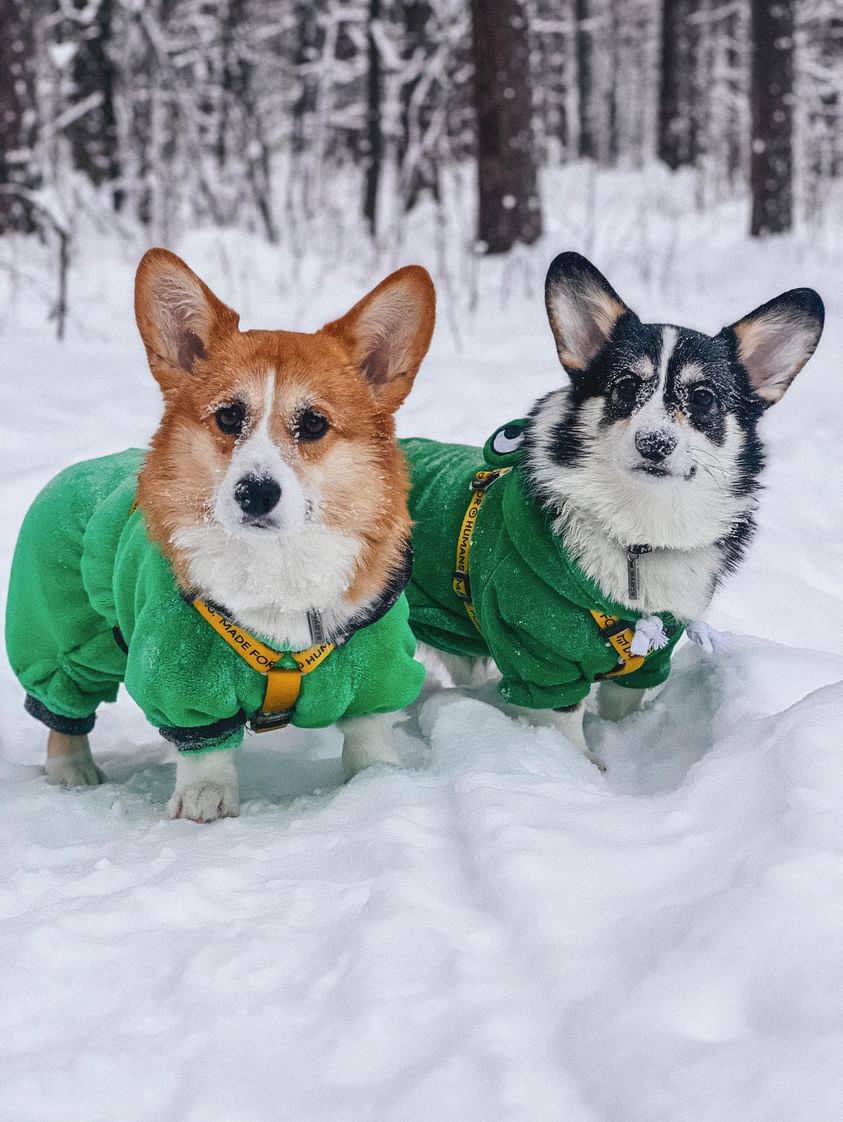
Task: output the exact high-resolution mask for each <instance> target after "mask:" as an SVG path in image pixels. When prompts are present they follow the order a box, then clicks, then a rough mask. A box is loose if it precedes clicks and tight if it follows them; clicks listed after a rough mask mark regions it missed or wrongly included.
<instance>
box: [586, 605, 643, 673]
mask: <svg viewBox="0 0 843 1122" xmlns="http://www.w3.org/2000/svg"><path fill="white" fill-rule="evenodd" d="M591 616H592V619H593V620H594V622H595V623H596V624H597V626H598V627H599V628H600V633H601V635H602V636H603V638H604V639H605V640H606V641H607V642H608V643H609V644H610V646H612V647H613V648H614V651H615V654H616V655H617V656H618V658H619V659H620V662H619V663H618V665H617V666H616V667H615V669H614V670H610V671H609V672H608V673H607V674H606V677H607V678H620V677H621V676H622V675H624V674H632V673H633V672H634V671H636V670H640V669H641V667H642V666H643V665H644V662H645V661H646V659H645V656H644V655H634V654H632V652H631V651H630V649H629V647H630V644H631V643H632V639H633V636H634V635H635V631H634V630H633V628H631V627H630V626H629V624H627V623H624V622H623V620H620V619H618V617H617V616H607V615H606V613H605V612H598V611H594V610H593V609H592V612H591Z"/></svg>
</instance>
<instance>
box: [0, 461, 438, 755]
mask: <svg viewBox="0 0 843 1122" xmlns="http://www.w3.org/2000/svg"><path fill="white" fill-rule="evenodd" d="M143 455H144V453H143V452H141V451H137V450H130V451H126V452H121V453H119V454H117V455H113V456H106V457H103V458H102V459H98V460H89V461H87V462H84V463H80V464H76V465H74V466H73V467H70V468H68V469H67V470H66V471H63V472H62V473H61V474H60V475H58V476H57V477H56V478H55V479H54V480H53V481H52V482H51V483H49V484H48V485H47V486H46V487H45V489H44V490H43V491H42V492H41V494H40V495H39V496H38V497H37V498H36V500H35V502H34V503H33V505H32V507H31V508H30V510H29V512H28V514H27V516H26V518H25V520H24V523H23V526H22V528H21V532H20V537H19V539H18V545H17V550H16V552H15V558H14V562H13V565H12V574H11V582H10V587H9V599H8V610H7V618H6V645H7V649H8V655H9V661H10V663H11V665H12V669H13V670H14V672H15V674H16V675H17V677H18V679H19V681H20V682H21V684H22V685H23V687H24V689H25V690H26V691H27V699H26V707H27V709H28V711H29V712H30V713H31V714H32V715H33V716H34V717H37V718H38V719H39V720H41V721H43V723H44V724H46V725H47V726H48V727H50V728H53V729H57V730H59V731H61V732H66V733H71V734H73V733H77V734H81V733H86V732H88V731H89V730H90V729H91V728H92V727H93V724H94V720H95V713H96V709H97V707H98V705H99V704H100V703H101V702H103V701H114V700H115V698H116V696H117V690H118V687H119V685H120V683H121V682H122V683H124V684H125V686H126V689H127V690H128V692H129V694H131V696H132V697H133V698H134V700H135V701H136V702H137V704H138V705H139V706H140V708H141V709H142V710H143V712H144V714H145V715H146V717H147V719H148V720H149V721H150V722H151V723H152V724H153V725H156V726H157V727H158V728H159V729H160V731H161V734H162V735H163V736H164V737H165V738H166V739H167V740H170V741H172V742H173V743H174V744H176V745H177V747H178V748H179V749H180V750H181V751H183V752H191V753H196V752H204V751H208V750H210V749H217V748H233V747H236V746H237V745H238V744H239V743H240V742H241V741H242V739H243V730H244V725H245V724H246V723H247V721H250V720H252V719H253V718H254V716H255V715H256V714H258V713H259V711H260V710H261V706H262V703H263V700H264V689H265V682H266V679H265V677H264V675H263V674H261V673H259V672H258V671H257V670H255V669H254V668H253V667H252V666H251V665H249V663H248V662H247V661H245V660H244V658H243V657H241V656H240V655H239V654H238V653H236V651H235V650H234V649H232V647H231V646H230V645H229V642H228V641H225V640H224V639H223V638H222V637H221V635H220V634H218V632H217V631H216V630H214V629H213V627H212V626H211V625H209V623H208V622H207V621H206V619H205V618H203V617H202V616H201V615H200V614H199V612H198V611H197V609H196V608H195V607H194V606H193V604H192V603H191V601H190V600H189V599H188V598H186V597H185V595H184V594H183V592H182V591H181V590H180V589H179V587H178V586H177V584H176V581H175V579H174V577H173V573H172V570H171V568H170V566H169V564H168V563H167V561H166V559H165V558H164V556H163V555H162V554H161V552H160V550H159V549H158V548H157V546H156V545H155V544H154V543H153V542H151V541H150V540H149V538H148V536H147V533H146V526H145V523H144V517H143V512H142V511H140V510H136V509H134V505H133V504H134V497H135V487H136V482H137V475H138V472H139V470H140V467H141V465H142V462H143ZM408 568H409V565H408ZM405 583H406V575H405V577H404V578H403V579H402V580H397V579H396V581H394V582H393V584H392V585H391V586H390V589H389V590H388V592H387V593H385V594H384V597H383V598H382V600H381V602H380V603H379V604H378V605H377V606H376V607H375V608H374V609H373V610H372V611H371V612H370V613H369V614H368V617H367V618H366V619H365V620H362V621H360V622H359V624H358V625H357V626H356V628H355V629H354V630H353V631H352V632H351V633H350V634H349V635H347V636H346V637H344V638H342V639H338V640H336V647H335V649H334V650H333V651H331V652H330V654H329V656H328V657H325V658H324V660H323V661H320V662H319V663H318V665H316V667H315V669H313V670H312V672H308V673H306V674H305V675H303V676H302V677H301V679H300V682H301V686H300V693H299V696H298V700H297V701H296V704H295V709H294V711H293V714H292V723H293V724H295V725H298V726H300V727H302V728H321V727H324V726H326V725H331V724H333V723H334V722H335V721H337V720H339V719H340V718H342V717H356V716H363V715H365V714H371V713H385V712H391V711H393V710H396V709H401V708H403V707H404V706H405V705H408V704H410V703H411V702H412V701H414V700H415V699H416V697H417V696H418V693H419V690H420V689H421V685H422V681H423V680H424V668H423V667H422V665H421V664H420V663H419V662H417V661H416V660H415V659H414V657H413V655H414V652H415V640H414V638H413V635H412V632H411V631H410V627H409V623H408V607H407V601H406V598H405V596H404V595H403V594H402V593H401V588H402V587H403V585H404V584H405ZM217 615H220V613H217ZM223 618H225V617H224V615H223ZM355 622H356V621H355ZM226 626H227V628H228V630H229V632H231V633H234V634H238V630H237V627H236V625H234V624H226ZM245 634H246V635H248V633H245ZM251 638H254V637H251ZM295 665H296V664H295V663H294V662H292V661H290V656H289V655H287V656H285V659H284V660H283V661H282V662H280V663H279V666H280V667H281V668H285V667H288V668H291V669H295Z"/></svg>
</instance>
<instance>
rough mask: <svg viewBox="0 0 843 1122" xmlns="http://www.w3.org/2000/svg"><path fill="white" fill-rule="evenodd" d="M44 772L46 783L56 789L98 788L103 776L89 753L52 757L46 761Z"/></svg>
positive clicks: (103, 780) (103, 779) (103, 778)
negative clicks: (54, 786)
mask: <svg viewBox="0 0 843 1122" xmlns="http://www.w3.org/2000/svg"><path fill="white" fill-rule="evenodd" d="M44 770H45V771H46V773H47V782H48V783H54V784H56V786H58V787H98V786H99V785H100V783H104V782H105V776H104V775H103V773H102V772H101V771H100V769H99V768H98V767H97V765H96V764H95V763H94V761H93V758H92V756H91V754H90V753H89V752H84V753H82V752H80V753H78V754H76V755H72V756H54V757H53V758H52V759H51V760H47V763H46V765H45V768H44Z"/></svg>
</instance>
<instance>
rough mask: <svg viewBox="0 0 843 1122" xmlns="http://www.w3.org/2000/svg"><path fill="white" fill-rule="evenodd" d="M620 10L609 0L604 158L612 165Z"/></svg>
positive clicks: (616, 147) (615, 142)
mask: <svg viewBox="0 0 843 1122" xmlns="http://www.w3.org/2000/svg"><path fill="white" fill-rule="evenodd" d="M620 37H621V25H620V12H619V10H618V3H617V0H609V44H608V47H609V52H610V54H611V73H610V74H609V89H608V91H607V94H606V100H607V105H606V130H607V135H606V158H607V160H608V162H609V163H610V164H612V165H614V164H616V163H617V161H618V154H619V152H620V136H619V135H618V68H619V66H620V59H621V44H620V42H619V40H620Z"/></svg>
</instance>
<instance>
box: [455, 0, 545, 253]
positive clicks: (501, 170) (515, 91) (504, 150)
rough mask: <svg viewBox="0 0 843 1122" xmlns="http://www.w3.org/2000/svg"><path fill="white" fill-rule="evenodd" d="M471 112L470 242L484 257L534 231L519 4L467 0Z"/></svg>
mask: <svg viewBox="0 0 843 1122" xmlns="http://www.w3.org/2000/svg"><path fill="white" fill-rule="evenodd" d="M471 15H472V27H473V39H474V98H475V108H476V112H477V176H478V193H479V200H478V202H479V205H478V223H477V237H478V240H479V241H480V242H481V243H482V244H483V245H484V246H485V249H486V252H487V253H505V252H506V251H507V250H508V249H511V248H512V246H513V245H515V243H516V242H524V243H526V244H527V245H530V244H531V243H532V242H534V241H535V240H536V239H537V238H538V237H539V236H540V235H541V232H542V215H541V202H540V199H539V193H538V172H537V169H536V162H535V153H534V150H533V133H532V95H531V87H530V48H529V40H528V28H527V16H526V12H525V6H524V2H523V0H472V3H471Z"/></svg>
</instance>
